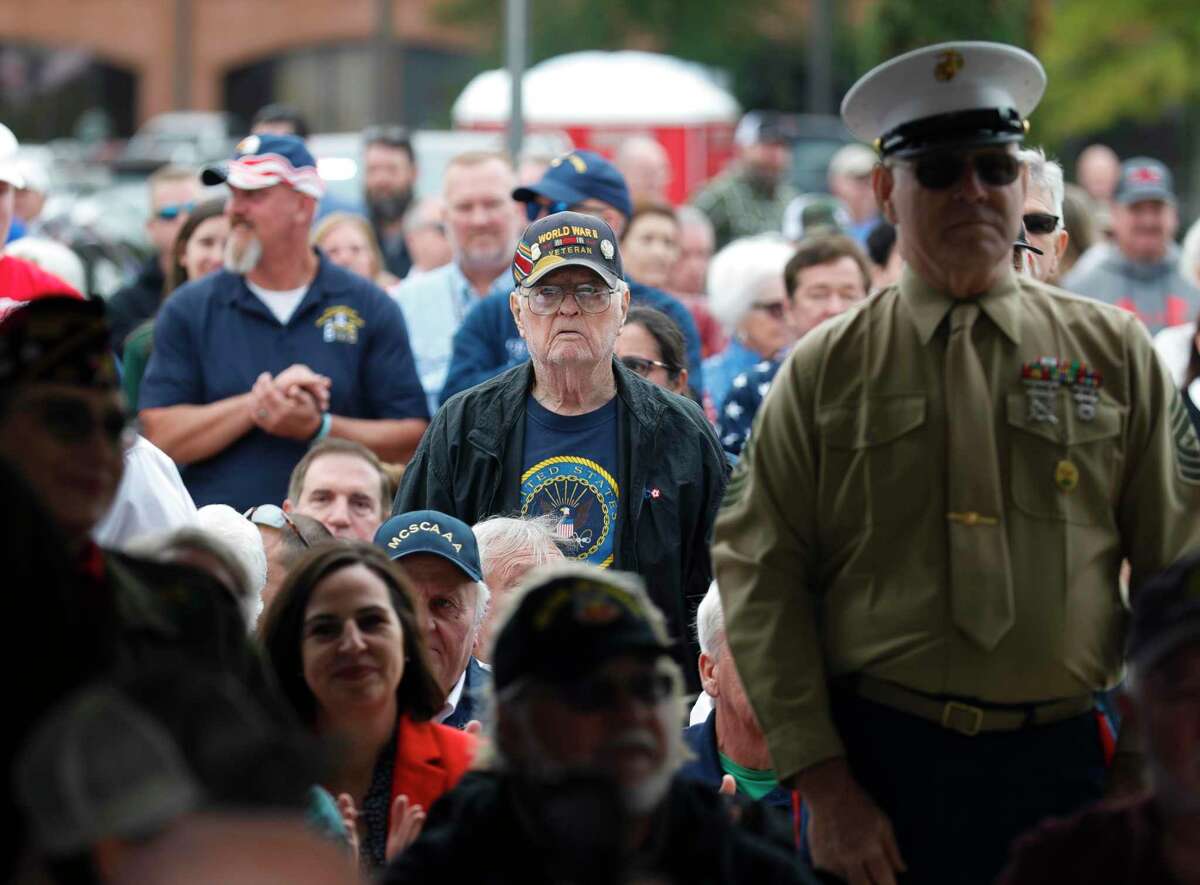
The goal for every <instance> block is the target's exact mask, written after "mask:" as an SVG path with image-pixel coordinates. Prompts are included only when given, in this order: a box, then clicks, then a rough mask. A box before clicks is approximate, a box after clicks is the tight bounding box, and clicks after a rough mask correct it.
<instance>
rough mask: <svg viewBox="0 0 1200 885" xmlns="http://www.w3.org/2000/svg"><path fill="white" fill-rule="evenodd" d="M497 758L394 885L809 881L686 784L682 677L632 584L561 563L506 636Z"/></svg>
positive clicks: (501, 643)
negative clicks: (431, 884) (681, 769)
mask: <svg viewBox="0 0 1200 885" xmlns="http://www.w3.org/2000/svg"><path fill="white" fill-rule="evenodd" d="M495 651H496V654H495V661H494V663H495V692H496V721H495V728H494V744H493V747H492V753H491V756H490V758H488V759H483V760H481V768H482V770H480V771H476V772H472V773H469V774H467V775H466V776H465V777H464V778H463V780H462V782H461V783H460V785H459V786H458V787H457V788H456V789H455V790H454V791H452V792H450V793H448V794H446V795H445V796H443V797H442V799H441V800H439V802H438V804H437V805H436V806H435V807H434V808H433V810H432V812H431V814H430V816H429V818H428V821H427V823H426V826H425V829H424V831H423V833H422V838H421V839H420V840H419V841H418V842H417V843H415V844H414V845H412V846H411V847H410V848H409V849H408V851H407V852H405V853H404V854H403V855H401V856H400V857H399V858H398V859H397V860H396V861H394V862H393V863H392V864H391V865H390V866H389V867H388V869H387V871H386V872H385V874H384V876H383V877H382V881H383V882H386V883H400V882H439V881H450V880H453V881H470V880H474V879H478V878H482V879H484V880H486V881H488V882H514V883H515V882H523V883H524V882H535V883H537V882H546V883H549V882H589V883H590V882H595V883H601V882H646V881H649V882H714V883H715V882H780V883H782V882H811V881H814V880H813V879H812V878H811V874H809V873H808V872H807V871H805V870H803V869H802V868H801V867H800V865H799V863H798V862H797V861H796V860H795V859H794V857H793V856H792V855H791V854H790V852H789V851H788V849H787V848H786V847H783V846H780V845H778V844H776V843H774V842H772V841H768V840H767V839H766V838H764V837H763V836H762V835H761V832H762V831H761V830H755V829H754V828H753V826H752V821H751V820H750V819H749V816H745V815H743V816H742V821H741V824H740V825H737V824H735V823H734V822H733V821H734V819H735V815H733V814H731V811H732V810H736V811H739V812H740V811H743V810H745V807H744V806H741V805H739V806H738V807H737V808H736V809H731V808H730V807H729V802H728V800H726V798H725V797H723V796H721V795H720V794H719V793H718V791H717V790H716V789H714V788H712V787H709V786H706V785H704V784H697V783H695V782H694V781H689V780H685V779H683V778H681V777H679V776H677V771H678V769H679V766H680V764H681V763H682V762H683V760H684V758H685V755H686V753H687V751H686V749H685V748H684V744H683V740H682V737H681V735H680V731H679V726H678V723H679V720H680V718H681V716H682V712H683V704H682V700H683V698H682V693H681V688H682V679H681V674H680V670H679V667H678V666H676V664H675V663H674V662H673V661H672V660H671V642H670V641H669V640H668V638H667V635H666V631H665V629H664V622H663V617H662V614H661V613H660V612H659V611H658V609H657V608H655V606H654V604H653V603H652V602H651V601H650V599H649V597H648V596H647V595H646V591H645V590H644V589H643V587H642V584H641V582H640V581H639V580H638V579H637V578H636V577H633V576H631V575H624V574H620V573H616V572H604V571H601V570H599V569H595V568H590V567H587V566H583V565H579V564H574V563H571V564H563V565H558V566H553V567H551V568H550V569H547V570H546V571H544V572H541V573H539V576H538V577H537V578H535V579H533V580H532V581H531V582H530V583H529V584H527V585H525V586H523V587H522V588H520V589H519V590H518V591H517V595H516V596H514V598H513V605H512V606H511V607H510V609H509V611H508V613H507V616H506V617H505V619H504V621H503V622H502V624H501V626H500V629H499V633H498V634H497V637H496V648H495Z"/></svg>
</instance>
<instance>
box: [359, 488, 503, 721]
mask: <svg viewBox="0 0 1200 885" xmlns="http://www.w3.org/2000/svg"><path fill="white" fill-rule="evenodd" d="M375 546H377V547H382V548H383V551H384V552H385V553H386V554H387V555H388V556H389V557H391V558H392V559H393V560H394V561H395V562H396V563H397V564H398V565H399V566H400V568H401V570H402V571H403V572H404V574H405V576H406V577H407V578H408V580H409V583H410V584H411V585H412V589H413V596H414V600H415V602H416V606H417V613H418V622H419V623H420V626H421V630H422V631H423V632H424V634H425V647H426V648H427V649H428V651H429V663H430V666H431V668H432V670H433V675H434V678H435V679H436V680H437V683H438V686H439V687H440V688H441V690H442V698H443V702H442V706H441V708H440V709H439V710H438V711H437V712H436V713H435V714H434V716H433V721H434V722H441V723H444V724H446V725H451V726H453V727H455V728H466V727H467V723H468V722H470V721H471V720H472V719H481V718H482V711H481V707H482V704H481V703H480V699H481V698H482V695H483V691H484V689H485V688H486V687H487V685H488V683H489V682H490V681H491V676H490V675H489V673H488V671H487V668H485V667H484V666H483V665H482V664H480V663H479V660H478V659H477V658H476V657H475V656H474V654H472V652H473V651H474V650H475V646H476V645H477V644H478V641H479V633H480V630H481V628H482V627H483V622H484V618H485V617H486V616H487V612H488V601H489V599H490V597H491V594H490V593H489V592H488V587H487V584H485V583H483V571H482V569H481V568H480V566H479V547H478V545H477V544H476V542H475V535H474V534H473V533H472V532H471V528H470V526H468V525H467V524H466V523H464V522H462V521H461V520H458V519H455V518H454V517H453V516H449V515H447V514H445V513H438V512H436V511H433V510H418V511H414V512H411V513H401V514H400V515H399V516H393V517H392V518H391V519H389V520H388V521H387V522H385V523H384V524H383V525H381V526H380V527H379V531H377V532H376V533H375Z"/></svg>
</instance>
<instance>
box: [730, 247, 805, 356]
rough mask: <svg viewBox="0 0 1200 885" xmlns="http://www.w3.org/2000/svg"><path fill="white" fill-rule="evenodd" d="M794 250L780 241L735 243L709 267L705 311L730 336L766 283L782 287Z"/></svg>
mask: <svg viewBox="0 0 1200 885" xmlns="http://www.w3.org/2000/svg"><path fill="white" fill-rule="evenodd" d="M795 251H796V250H795V247H793V246H792V245H790V244H789V243H787V242H786V241H785V240H783V239H782V238H781V237H776V236H769V235H768V236H758V237H744V238H742V239H740V240H734V241H733V242H732V243H730V244H729V245H728V246H726V247H725V248H724V249H722V250H721V251H720V252H718V253H717V254H716V255H714V256H713V260H712V263H711V264H710V265H709V266H708V309H709V310H711V311H712V315H713V316H714V317H716V318H717V322H719V323H720V324H721V325H722V326H723V327H724V329H725V331H726V332H728V333H730V334H732V333H733V332H734V331H735V330H736V329H737V327H738V324H740V323H741V321H742V318H743V317H745V316H746V313H747V312H748V311H749V310H750V306H751V305H752V304H754V301H755V299H757V298H758V295H759V293H760V292H761V291H762V290H763V288H764V287H766V286H767V285H768V284H769V283H772V282H774V281H776V280H778V281H779V282H781V283H782V281H783V269H784V268H785V267H786V266H787V263H788V259H790V258H791V257H792V255H793V254H795Z"/></svg>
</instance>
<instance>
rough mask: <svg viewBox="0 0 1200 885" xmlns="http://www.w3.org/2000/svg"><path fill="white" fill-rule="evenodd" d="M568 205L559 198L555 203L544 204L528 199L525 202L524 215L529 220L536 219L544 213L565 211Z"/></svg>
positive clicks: (551, 213)
mask: <svg viewBox="0 0 1200 885" xmlns="http://www.w3.org/2000/svg"><path fill="white" fill-rule="evenodd" d="M570 208H571V207H570V205H569V204H567V203H564V202H563V201H562V200H559V201H558V202H557V203H551V204H550V205H548V206H547V205H546V204H545V203H542V202H540V201H538V200H530V201H529V202H528V203H526V204H525V217H526V218H528V219H529V220H530V221H537V220H538V219H539V218H541V217H542V216H544V215H553V214H554V213H556V212H566V211H567V210H568V209H570Z"/></svg>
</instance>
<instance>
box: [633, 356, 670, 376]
mask: <svg viewBox="0 0 1200 885" xmlns="http://www.w3.org/2000/svg"><path fill="white" fill-rule="evenodd" d="M621 365H623V366H624V367H625V368H627V369H628V370H629V371H631V372H637V373H638V374H639V375H641V376H642V377H643V378H649V377H650V373H651V372H653V371H654V367H655V366H658V367H659V368H660V369H663V370H664V371H666V373H667V374H668V375H674V374H675V373H676V372H678V371H679V370H678V369H676V368H675V367H674V366H672V365H671V364H670V363H664V362H662V361H661V360H651V359H647V358H646V357H644V356H623V357H621Z"/></svg>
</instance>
